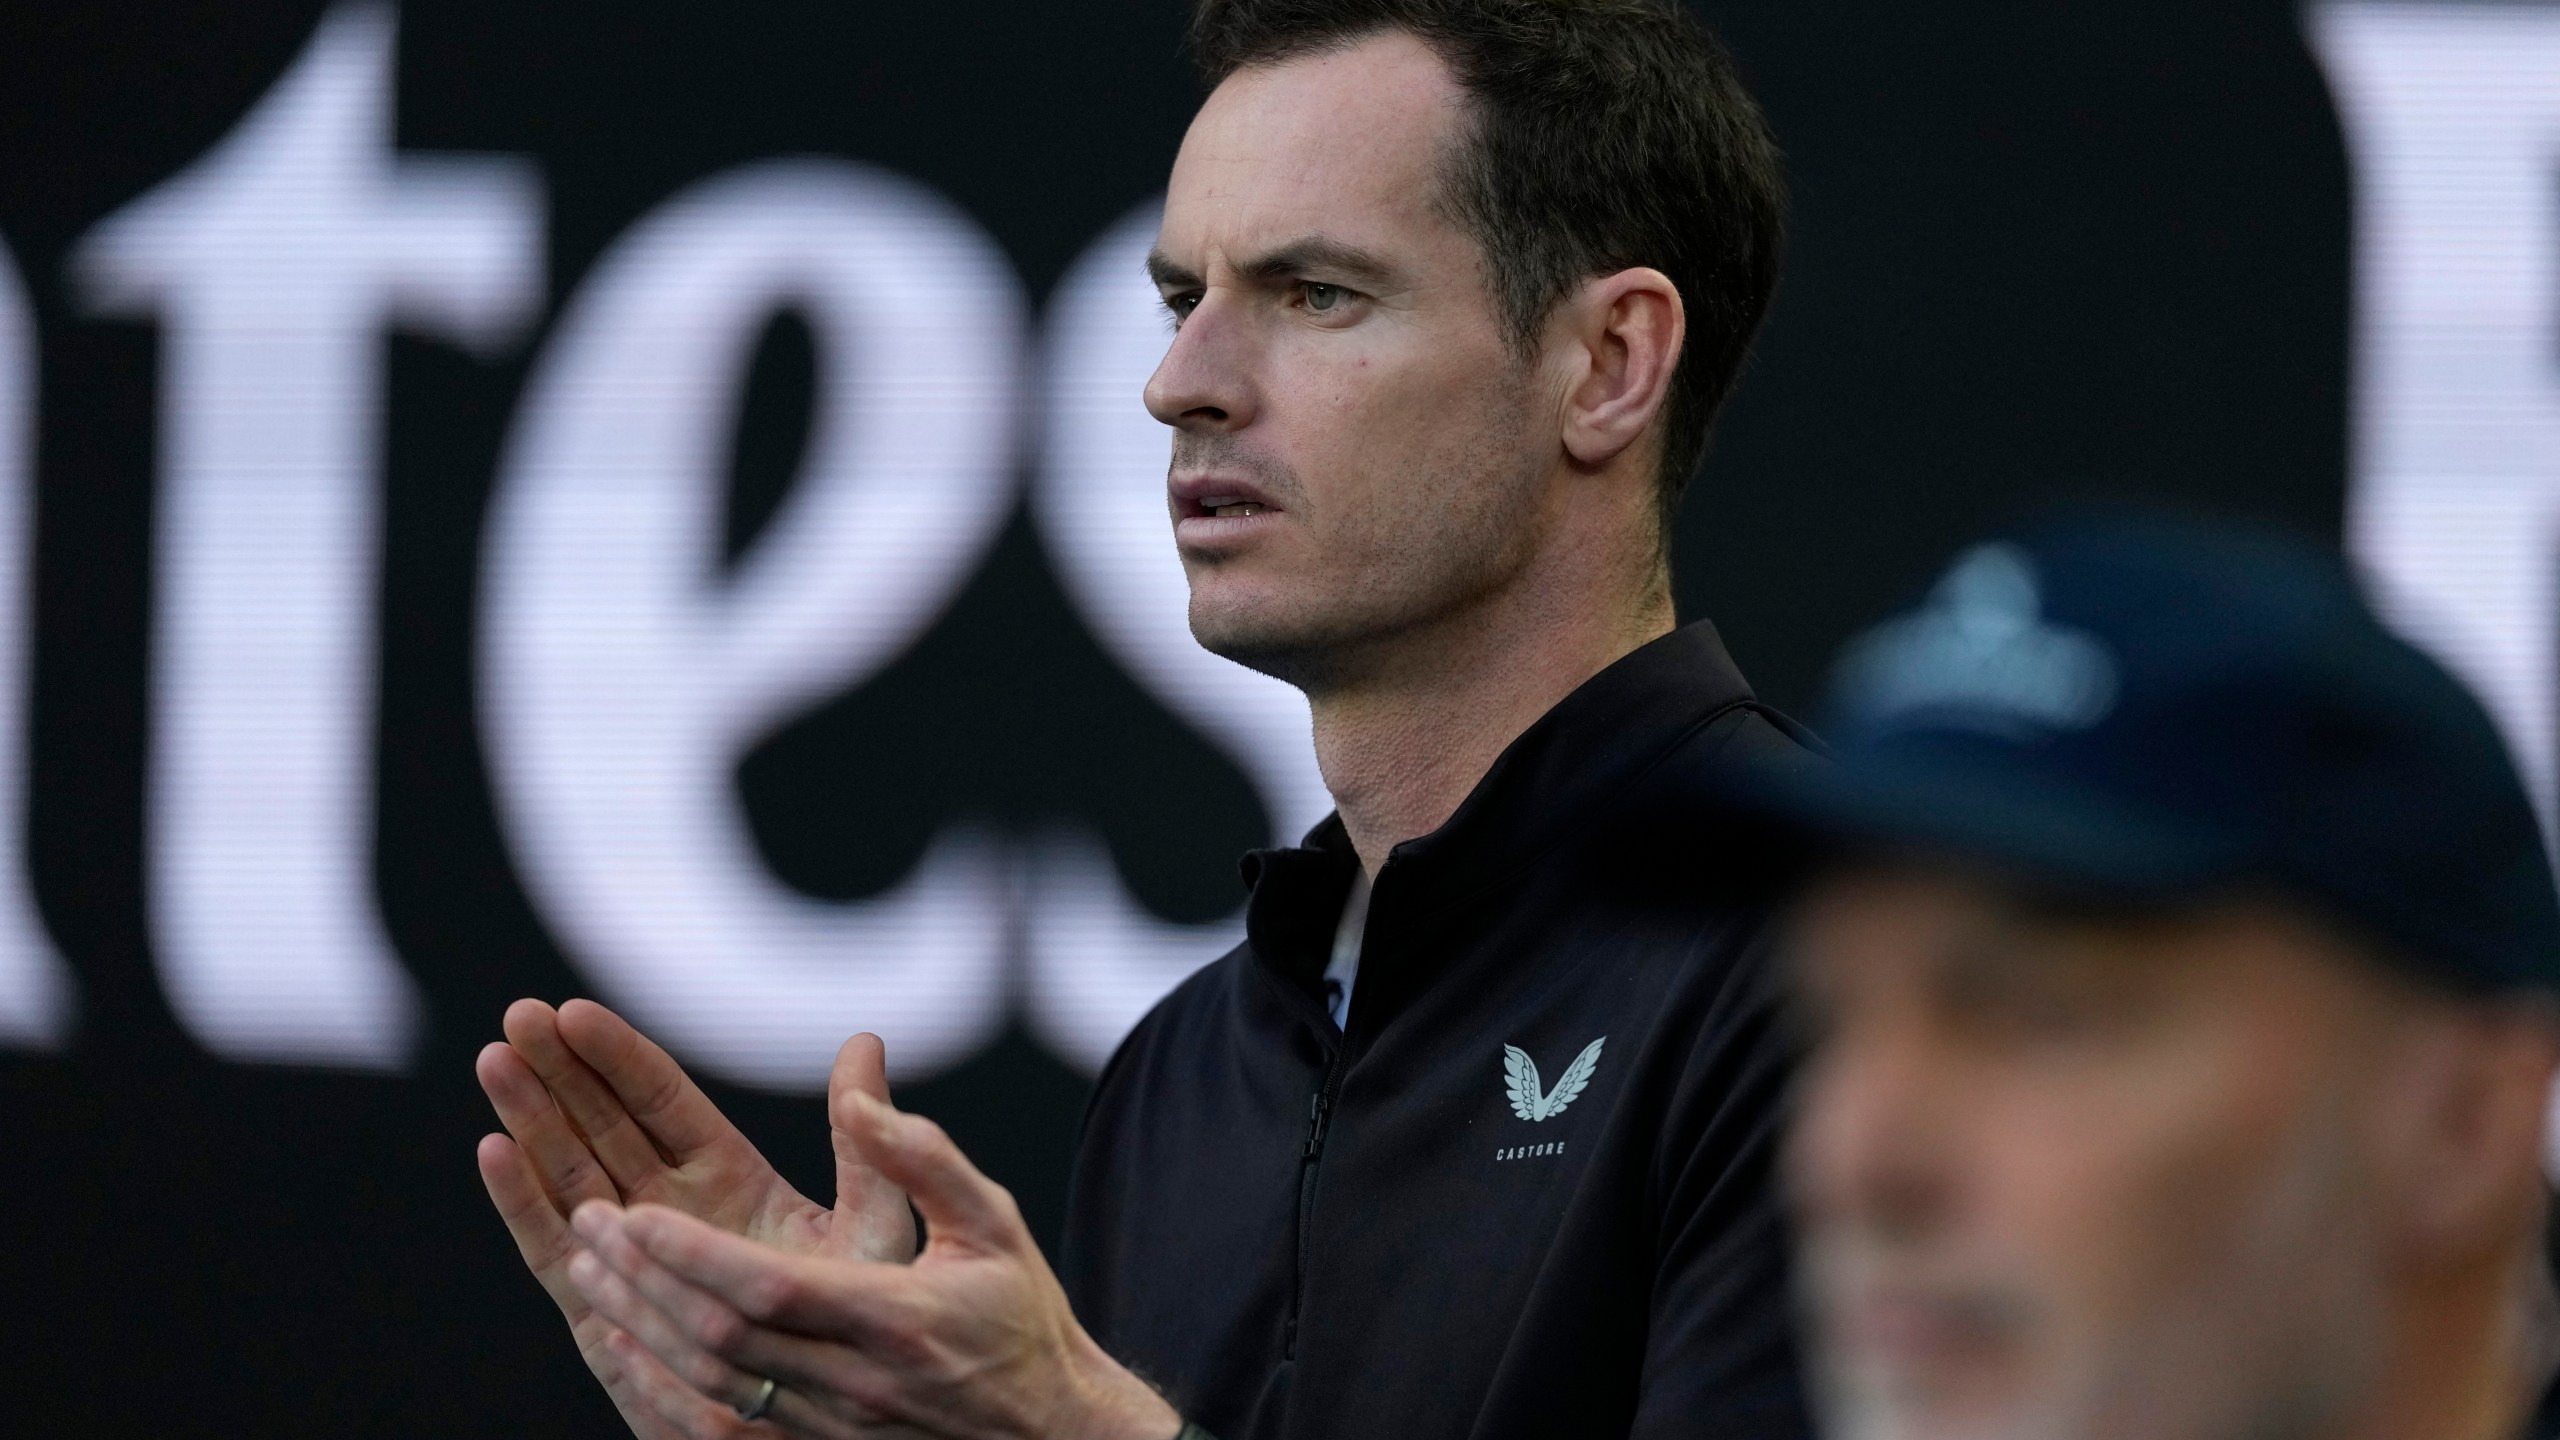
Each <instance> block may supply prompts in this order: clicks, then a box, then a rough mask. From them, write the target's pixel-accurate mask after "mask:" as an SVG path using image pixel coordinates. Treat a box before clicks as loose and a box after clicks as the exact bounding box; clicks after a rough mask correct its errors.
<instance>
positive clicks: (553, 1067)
mask: <svg viewBox="0 0 2560 1440" xmlns="http://www.w3.org/2000/svg"><path fill="white" fill-rule="evenodd" d="M569 1003H570V1004H571V1005H573V1006H574V1005H577V1004H578V1003H579V1002H578V1001H575V1000H572V1001H570V1002H569ZM589 1004H590V1005H591V1007H592V1008H595V1009H598V1010H601V1009H603V1007H602V1006H594V1005H593V1004H592V1002H589ZM607 1013H610V1012H607ZM615 1023H617V1024H619V1023H620V1021H619V1020H617V1021H616V1022H615ZM502 1028H504V1029H505V1031H506V1034H507V1043H508V1044H510V1045H513V1046H514V1047H515V1048H516V1052H517V1053H518V1054H520V1055H522V1056H523V1057H524V1058H525V1063H527V1064H528V1065H531V1066H532V1067H533V1072H534V1073H535V1074H536V1075H539V1076H541V1077H542V1083H543V1086H544V1088H546V1089H548V1090H549V1091H550V1092H551V1098H552V1100H553V1101H554V1102H555V1103H557V1104H558V1106H559V1107H560V1113H561V1114H563V1115H566V1116H567V1117H568V1118H569V1123H570V1124H571V1125H574V1126H576V1127H577V1129H578V1133H579V1134H580V1135H582V1136H584V1137H586V1141H587V1148H588V1149H590V1150H592V1151H594V1152H595V1157H596V1160H597V1162H598V1163H599V1164H601V1165H603V1166H604V1169H605V1173H606V1174H607V1175H609V1176H611V1177H612V1178H613V1183H614V1185H615V1186H616V1187H617V1188H618V1189H619V1190H620V1192H621V1193H622V1194H625V1195H628V1194H630V1193H631V1192H632V1191H634V1190H636V1189H638V1188H639V1187H640V1186H641V1185H642V1184H644V1183H646V1182H647V1181H648V1180H649V1179H651V1178H652V1177H654V1176H656V1175H657V1174H659V1173H660V1172H661V1171H663V1170H665V1169H666V1168H667V1165H668V1164H669V1160H668V1157H667V1156H665V1155H663V1154H661V1153H659V1150H658V1147H657V1146H656V1145H655V1144H653V1143H651V1142H650V1139H649V1136H648V1134H647V1132H646V1131H644V1130H643V1129H642V1128H641V1127H640V1125H639V1123H638V1122H637V1121H636V1120H635V1119H634V1118H633V1116H632V1113H631V1111H630V1109H629V1107H627V1106H625V1105H624V1104H623V1102H622V1099H621V1097H620V1096H619V1095H618V1094H616V1092H615V1090H614V1088H613V1086H612V1085H611V1084H609V1083H607V1082H606V1080H605V1079H604V1078H603V1077H602V1076H600V1075H598V1074H597V1073H596V1071H595V1070H594V1069H593V1068H591V1067H590V1066H589V1065H588V1063H587V1062H586V1060H584V1059H583V1058H581V1057H580V1056H579V1055H578V1053H577V1052H576V1051H575V1050H574V1049H573V1048H572V1047H571V1046H570V1044H569V1042H568V1039H567V1037H566V1035H565V1033H564V1032H563V1030H562V1028H561V1025H560V1012H558V1011H556V1010H554V1009H552V1008H551V1007H550V1006H548V1005H545V1004H543V1003H542V1002H541V1001H539V1000H519V1001H517V1002H516V1003H514V1004H513V1005H510V1006H508V1007H507V1014H506V1018H505V1020H504V1022H503V1025H502ZM625 1028H628V1027H625ZM670 1063H672V1062H670Z"/></svg>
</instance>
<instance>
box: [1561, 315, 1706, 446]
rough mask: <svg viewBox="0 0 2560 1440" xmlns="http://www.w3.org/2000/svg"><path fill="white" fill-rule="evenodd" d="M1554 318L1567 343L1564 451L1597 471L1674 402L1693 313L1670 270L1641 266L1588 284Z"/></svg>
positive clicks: (1633, 441)
mask: <svg viewBox="0 0 2560 1440" xmlns="http://www.w3.org/2000/svg"><path fill="white" fill-rule="evenodd" d="M1555 323H1556V324H1557V325H1558V326H1559V327H1561V328H1562V329H1563V331H1564V333H1563V334H1562V335H1561V336H1558V337H1556V338H1558V339H1560V340H1561V341H1563V343H1564V344H1565V346H1566V350H1565V360H1566V364H1567V370H1566V376H1565V389H1564V415H1563V421H1564V425H1563V429H1564V448H1565V453H1566V454H1568V455H1570V456H1572V457H1573V459H1574V461H1575V462H1576V463H1577V464H1580V465H1582V466H1584V467H1586V468H1589V469H1594V470H1596V469H1599V468H1600V467H1601V466H1604V465H1606V464H1608V463H1609V462H1610V461H1612V460H1615V459H1617V458H1618V457H1619V456H1620V455H1622V454H1624V453H1626V451H1627V450H1628V449H1629V448H1630V447H1631V446H1633V445H1634V444H1635V443H1636V442H1637V441H1638V440H1641V439H1643V438H1644V435H1645V432H1646V431H1647V430H1648V429H1650V428H1651V427H1652V426H1653V425H1654V423H1655V422H1656V421H1657V420H1658V419H1659V418H1660V417H1661V415H1662V413H1663V411H1664V410H1665V409H1667V408H1668V407H1669V405H1670V401H1671V375H1672V371H1673V370H1675V369H1676V368H1678V366H1679V363H1680V344H1681V341H1682V340H1683V339H1684V338H1685V337H1686V336H1687V334H1688V324H1689V319H1688V312H1687V311H1686V309H1685V308H1683V307H1682V305H1681V303H1680V290H1679V287H1677V286H1675V285H1673V284H1672V283H1671V280H1670V277H1669V276H1666V275H1664V274H1663V273H1662V272H1661V271H1659V270H1651V269H1645V268H1641V267H1639V268H1637V269H1633V270H1621V271H1618V272H1617V273H1616V274H1614V275H1603V276H1600V277H1599V278H1597V279H1594V280H1591V281H1587V282H1585V283H1584V285H1583V286H1582V288H1581V289H1580V290H1578V291H1576V292H1575V293H1574V294H1573V295H1572V296H1571V297H1570V298H1568V299H1567V300H1566V301H1565V303H1564V304H1563V305H1561V306H1558V307H1557V313H1556V320H1555Z"/></svg>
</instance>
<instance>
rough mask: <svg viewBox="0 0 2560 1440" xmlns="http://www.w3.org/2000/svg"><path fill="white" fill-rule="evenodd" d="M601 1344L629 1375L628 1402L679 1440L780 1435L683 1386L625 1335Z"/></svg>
mask: <svg viewBox="0 0 2560 1440" xmlns="http://www.w3.org/2000/svg"><path fill="white" fill-rule="evenodd" d="M604 1343H605V1349H606V1352H607V1353H608V1354H609V1355H610V1356H611V1357H612V1359H613V1362H614V1364H615V1365H616V1366H617V1367H618V1369H619V1370H620V1372H621V1373H622V1374H623V1375H624V1376H625V1377H627V1379H626V1383H627V1386H628V1391H629V1393H630V1395H631V1397H632V1400H633V1401H634V1402H635V1403H636V1404H637V1405H638V1406H644V1407H646V1409H647V1412H648V1414H649V1415H650V1416H652V1417H654V1418H655V1419H656V1420H658V1421H659V1422H660V1423H661V1424H663V1425H664V1426H665V1427H666V1429H667V1430H668V1431H669V1432H670V1433H672V1434H674V1435H676V1436H680V1437H683V1440H743V1437H747V1436H753V1437H756V1440H766V1437H778V1436H781V1435H782V1434H783V1433H784V1432H783V1431H782V1430H780V1429H779V1428H777V1427H775V1426H773V1425H770V1424H768V1423H766V1422H764V1421H760V1420H759V1421H756V1422H753V1423H749V1422H747V1421H744V1420H741V1419H739V1418H738V1412H737V1411H736V1410H735V1409H733V1408H732V1407H730V1406H727V1405H723V1404H721V1403H720V1402H719V1401H717V1400H713V1399H711V1398H709V1397H708V1396H705V1395H704V1394H703V1393H702V1392H701V1391H699V1390H696V1389H694V1388H693V1387H692V1386H690V1385H687V1384H685V1383H684V1381H682V1380H680V1379H678V1378H677V1377H676V1375H675V1373H674V1372H672V1371H670V1370H668V1369H667V1367H666V1366H664V1365H661V1364H659V1363H658V1358H657V1357H656V1356H654V1355H652V1354H650V1353H649V1351H648V1348H647V1347H645V1346H643V1345H642V1344H641V1343H640V1342H639V1341H637V1340H634V1339H632V1338H631V1337H630V1336H629V1335H626V1334H624V1333H622V1332H621V1331H619V1330H617V1331H615V1332H613V1333H612V1334H610V1335H608V1336H606V1337H605V1342H604ZM777 1398H778V1397H777ZM625 1413H626V1414H627V1413H628V1411H626V1412H625ZM634 1428H635V1429H636V1428H637V1425H636V1423H635V1426H634Z"/></svg>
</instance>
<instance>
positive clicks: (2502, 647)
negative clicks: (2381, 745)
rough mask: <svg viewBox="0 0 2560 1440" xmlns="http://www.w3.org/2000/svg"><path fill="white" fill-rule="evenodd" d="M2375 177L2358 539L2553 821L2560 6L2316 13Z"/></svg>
mask: <svg viewBox="0 0 2560 1440" xmlns="http://www.w3.org/2000/svg"><path fill="white" fill-rule="evenodd" d="M2309 23H2310V30H2311V38H2312V41H2313V44H2314V46H2315V48H2316V49H2317V50H2318V52H2319V54H2320V57H2321V59H2322V61H2323V62H2324V63H2325V65H2326V66H2327V69H2328V74H2329V82H2330V86H2331V88H2332V89H2333V90H2334V91H2335V93H2336V95H2337V99H2338V107H2339V110H2340V112H2341V118H2342V119H2343V120H2344V122H2345V126H2346V135H2347V147H2348V150H2349V152H2350V153H2351V154H2352V155H2353V156H2354V159H2355V177H2356V342H2355V370H2356V405H2355V415H2356V422H2355V423H2356V430H2355V450H2356V459H2355V480H2354V486H2353V488H2352V490H2351V491H2350V493H2349V497H2348V498H2349V504H2348V512H2347V524H2348V532H2349V534H2348V542H2349V546H2350V548H2351V549H2352V550H2353V551H2354V553H2355V555H2356V557H2357V558H2358V559H2359V560H2361V561H2362V562H2363V563H2364V565H2365V566H2366V567H2367V574H2368V575H2369V577H2370V578H2371V579H2372V580H2373V581H2374V582H2375V588H2376V591H2377V595H2376V598H2377V600H2379V601H2380V602H2381V603H2382V604H2383V605H2384V606H2385V608H2386V609H2387V610H2388V611H2389V612H2390V614H2391V616H2392V619H2393V620H2394V621H2395V622H2396V623H2398V624H2399V625H2401V626H2402V627H2403V628H2405V629H2406V630H2407V631H2408V632H2409V633H2410V634H2411V635H2412V636H2414V637H2416V638H2417V639H2418V640H2420V641H2422V642H2423V643H2425V644H2426V645H2427V646H2428V647H2429V648H2430V649H2432V650H2434V651H2435V653H2436V654H2437V655H2438V656H2440V657H2441V658H2442V659H2443V660H2444V661H2445V663H2446V664H2448V665H2450V666H2452V667H2453V669H2454V670H2456V671H2457V672H2459V673H2460V674H2461V675H2462V677H2463V678H2464V679H2466V680H2468V681H2470V682H2471V684H2472V685H2473V686H2475V687H2476V688H2477V689H2478V690H2479V691H2480V694H2481V696H2482V698H2483V699H2485V700H2486V701H2487V702H2488V704H2489V708H2490V710H2491V711H2492V712H2493V713H2494V714H2495V715H2496V716H2497V717H2498V721H2499V723H2500V724H2501V725H2502V726H2504V727H2505V729H2506V732H2507V736H2508V739H2509V741H2510V743H2512V744H2513V746H2514V747H2515V750H2516V754H2517V757H2518V759H2519V761H2520V763H2521V765H2522V768H2523V770H2524V774H2525V778H2526V780H2527V781H2528V782H2529V783H2530V785H2531V786H2532V790H2533V797H2534V800H2535V803H2536V804H2538V805H2539V806H2540V807H2541V809H2542V813H2543V817H2544V822H2545V825H2546V827H2547V826H2548V825H2549V823H2550V820H2551V817H2552V810H2553V801H2554V799H2555V795H2554V778H2555V764H2554V762H2555V760H2560V754H2555V749H2554V746H2555V728H2554V724H2553V720H2554V705H2555V695H2554V688H2553V687H2554V684H2555V681H2556V680H2560V676H2556V675H2555V670H2554V660H2555V651H2554V646H2555V644H2556V643H2560V610H2555V607H2560V10H2554V9H2553V8H2552V7H2550V6H2546V5H2471V4H2461V5H2409V4H2342V5H2328V6H2323V7H2321V8H2318V9H2315V10H2313V11H2311V12H2310V20H2309Z"/></svg>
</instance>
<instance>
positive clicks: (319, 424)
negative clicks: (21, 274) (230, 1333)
mask: <svg viewBox="0 0 2560 1440" xmlns="http://www.w3.org/2000/svg"><path fill="white" fill-rule="evenodd" d="M391 60H392V23H391V16H390V12H389V11H387V10H384V9H377V8H372V7H357V8H346V9H340V10H336V11H333V12H331V14H330V15H329V16H328V18H326V19H325V20H323V21H322V22H321V24H320V28H319V32H318V33H317V35H315V36H314V37H313V39H312V41H311V43H310V45H309V47H308V48H306V49H305V50H304V51H303V53H302V56H301V58H300V59H298V60H297V61H295V63H294V66H293V69H292V71H291V72H290V73H289V74H287V75H286V76H285V78H284V79H283V80H282V81H281V82H279V83H278V84H277V86H276V87H275V89H274V90H273V91H271V92H270V93H269V94H268V95H267V97H266V98H265V99H264V100H263V101H262V102H260V104H259V105H258V108H257V109H256V110H255V111H254V112H252V113H251V114H250V116H249V117H248V119H246V120H245V121H243V122H242V123H241V125H240V127H239V128H238V129H237V130H235V131H233V132H232V133H231V135H230V136H229V137H227V138H226V139H225V140H224V141H223V142H222V143H221V144H220V145H219V146H218V147H217V148H216V149H215V150H214V151H213V152H212V153H211V154H210V155H208V156H206V157H205V158H204V159H203V160H201V161H199V162H198V163H197V164H196V165H195V166H194V167H192V168H191V169H189V170H188V171H186V173H184V174H182V175H180V176H178V177H177V178H176V179H174V180H171V181H169V182H168V183H167V184H165V185H162V186H161V187H160V188H159V189H157V190H155V191H153V192H152V193H151V194H150V195H148V196H145V197H144V198H143V199H141V200H139V201H137V202H135V203H134V204H133V205H131V206H129V207H128V208H126V209H125V210H124V211H123V212H121V213H119V214H117V215H116V216H114V217H112V218H111V219H109V220H108V221H107V222H106V223H105V224H104V225H102V226H101V227H100V228H99V229H98V230H97V231H96V232H95V233H94V234H92V235H91V236H89V238H88V239H87V240H86V241H85V242H84V244H83V247H82V251H81V253H80V255H79V256H78V264H79V267H80V272H81V274H82V277H83V278H84V279H85V280H86V281H87V282H88V288H89V291H90V294H91V296H92V298H93V300H94V301H95V302H96V304H97V305H98V306H99V307H100V308H101V309H103V310H107V311H112V312H115V313H155V314H157V315H158V316H159V318H160V320H161V323H162V325H163V326H164V335H163V339H162V345H163V352H164V362H163V374H162V379H161V415H162V420H161V437H160V454H161V460H160V465H161V489H160V494H159V499H158V502H157V504H158V511H157V534H156V537H155V538H156V546H157V552H156V553H157V565H158V569H157V571H156V575H157V583H156V585H155V588H154V605H153V617H152V624H153V633H152V652H151V714H152V730H151V775H150V781H151V790H150V797H151V798H150V812H149V826H150V833H149V867H150V872H149V873H150V896H151V898H150V909H151V930H152V943H153V945H154V947H155V948H156V949H157V951H158V956H159V962H160V967H161V973H162V975H163V977H164V979H165V980H166V983H167V984H168V987H169V992H170V999H171V1002H172V1003H173V1004H174V1006H175V1007H176V1009H177V1012H178V1014H179V1015H180V1016H182V1017H183V1018H184V1019H185V1021H186V1023H187V1025H188V1027H189V1028H190V1029H192V1030H193V1031H194V1032H195V1034H196V1035H197V1036H198V1037H199V1038H200V1039H202V1040H203V1041H204V1043H205V1044H206V1045H207V1046H209V1047H210V1048H212V1049H213V1050H214V1051H216V1052H218V1053H220V1054H224V1055H228V1056H233V1057H237V1058H242V1059H258V1060H284V1061H303V1062H310V1063H316V1064H336V1065H354V1066H367V1067H396V1066H397V1065H399V1064H400V1063H401V1062H402V1061H403V1059H404V1058H405V1056H406V1054H407V1052H408V1049H409V1046H410V1043H411V1041H412V1039H413V1035H414V1032H415V1029H416V1026H417V1016H418V1003H417V999H416V996H415V991H414V986H413V985H412V982H411V981H410V979H409V976H408V974H407V972H406V971H404V970H403V969H402V968H401V966H400V962H399V960H398V958H397V957H396V956H395V955H394V954H393V953H392V949H391V946H390V943H389V941H388V940H387V938H386V937H385V936H384V935H383V933H382V928H381V922H380V919H379V916H378V913H377V910H376V908H375V905H374V903H373V898H372V897H373V884H372V854H373V787H372V777H373V745H372V738H373V734H374V706H373V701H374V695H375V688H376V687H375V647H374V631H375V618H374V617H375V606H374V595H375V586H376V583H377V574H378V569H377V565H376V560H377V556H378V550H379V541H380V537H379V533H378V532H379V528H380V521H379V516H378V509H379V505H378V498H377V494H376V480H375V476H374V473H373V471H374V464H375V460H376V451H377V449H378V447H379V443H380V413H381V388H382V337H381V330H382V328H383V326H384V325H385V324H386V323H391V322H401V323H405V324H407V325H410V326H413V327H417V328H419V329H422V330H432V331H434V332H436V333H438V334H441V335H446V336H450V337H452V338H455V339H458V340H461V341H463V342H465V343H467V344H472V345H477V346H482V347H490V346H494V345H497V344H499V343H501V342H503V341H504V340H506V339H507V338H508V337H509V336H510V335H511V334H513V332H514V329H515V327H516V325H517V324H518V323H519V322H521V321H522V320H523V319H524V318H526V316H527V315H529V314H530V313H531V312H532V310H533V308H534V307H535V305H536V304H537V303H538V299H539V295H538V287H539V285H540V275H541V272H540V268H539V267H540V261H541V224H542V220H541V199H540V192H539V189H538V186H537V181H536V179H535V177H534V175H533V174H532V173H531V171H530V170H529V169H528V168H526V167H525V166H523V165H521V164H519V163H514V162H508V161H501V160H469V161H465V160H460V159H417V158H399V159H395V158H394V156H393V154H392V150H391Z"/></svg>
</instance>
